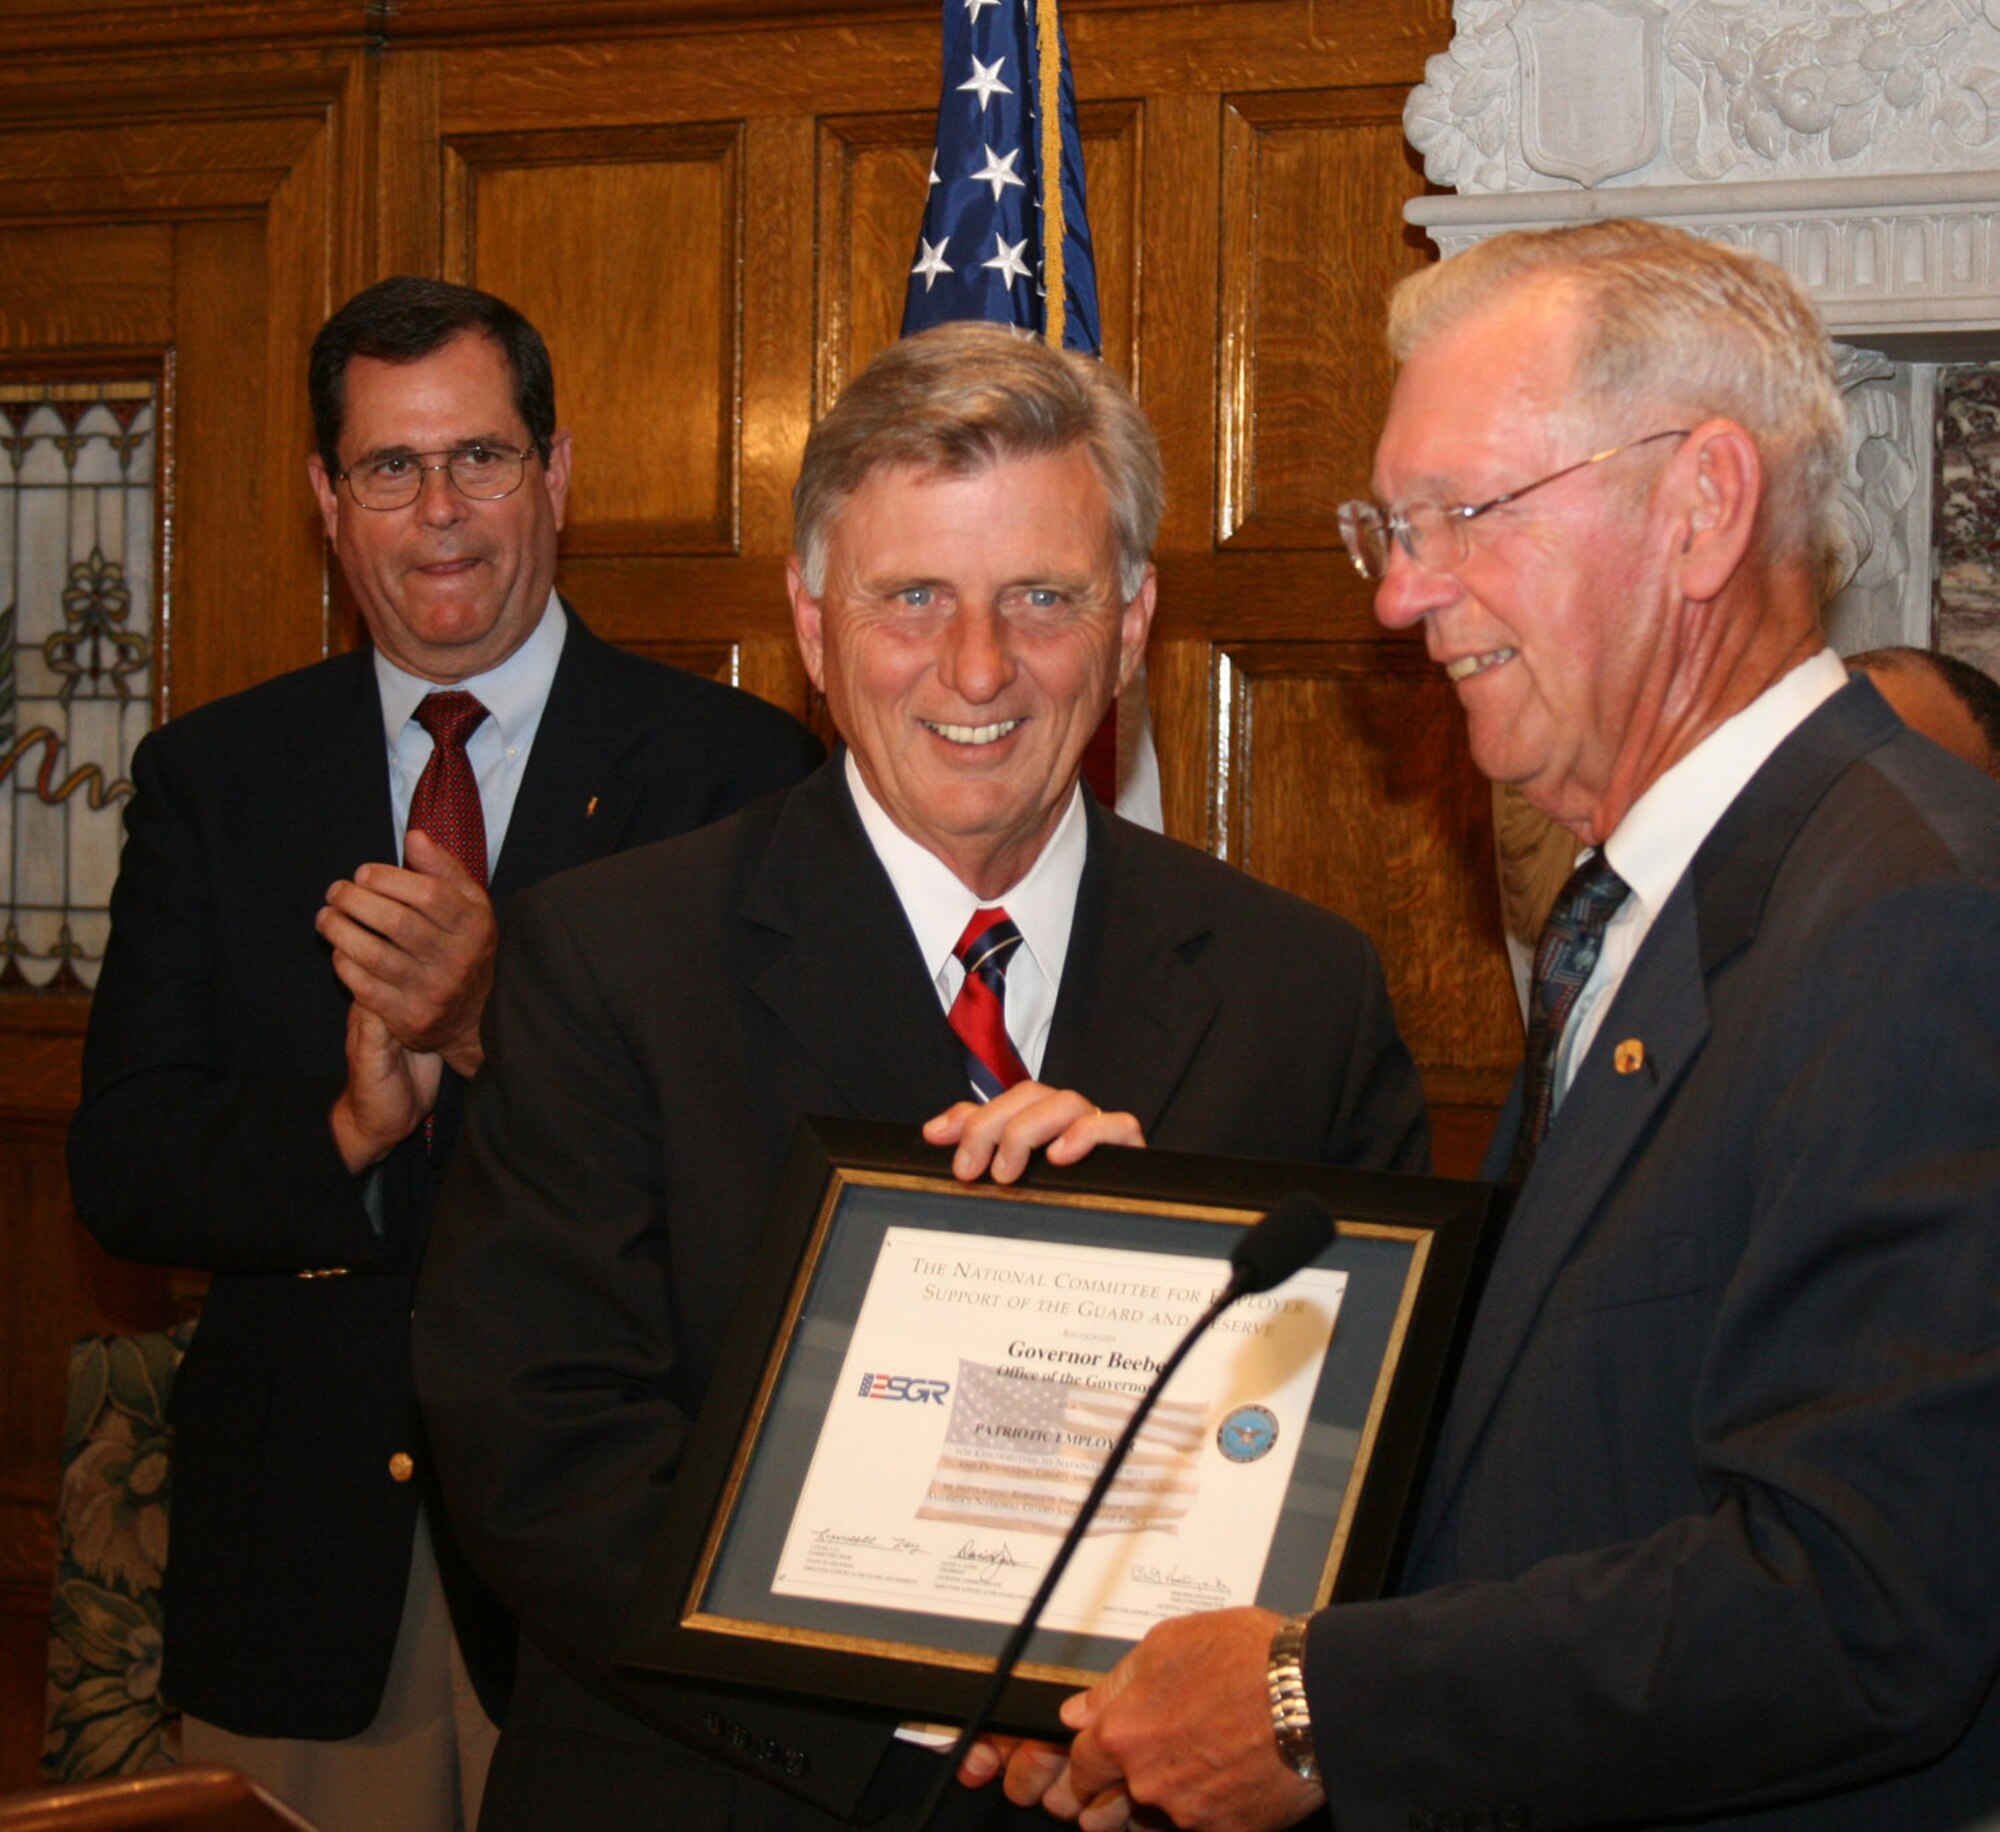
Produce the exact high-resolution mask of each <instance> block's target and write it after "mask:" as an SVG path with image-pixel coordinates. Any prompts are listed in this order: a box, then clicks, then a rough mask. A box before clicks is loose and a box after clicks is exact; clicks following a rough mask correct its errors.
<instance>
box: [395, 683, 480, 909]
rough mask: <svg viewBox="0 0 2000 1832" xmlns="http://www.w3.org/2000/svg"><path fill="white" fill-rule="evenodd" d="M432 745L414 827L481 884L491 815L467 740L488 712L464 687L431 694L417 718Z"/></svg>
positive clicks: (413, 800) (415, 802)
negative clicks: (481, 795)
mask: <svg viewBox="0 0 2000 1832" xmlns="http://www.w3.org/2000/svg"><path fill="white" fill-rule="evenodd" d="M412 716H413V717H414V718H415V719H416V721H417V723H418V724H419V725H421V726H422V727H423V728H424V730H425V731H427V732H429V733H430V735H431V740H432V747H431V754H430V759H429V761H428V762H426V763H425V765H424V773H423V774H422V775H421V776H419V777H418V778H417V792H416V793H415V794H414V795H412V796H411V797H410V820H409V825H410V826H411V827H413V828H420V829H422V831H423V832H425V833H427V834H429V835H430V836H431V838H432V839H434V840H435V841H437V843H438V844H439V845H440V846H442V847H443V848H444V849H445V850H446V851H447V852H449V853H450V854H451V855H452V856H453V857H454V858H456V859H457V860H458V862H459V863H460V864H461V865H463V866H464V867H465V869H466V870H467V871H469V872H470V873H471V874H472V875H473V876H474V877H475V878H477V879H478V880H479V882H480V883H481V884H484V883H485V882H486V816H485V814H484V813H483V812H482V811H481V809H480V806H479V780H478V778H477V777H475V776H474V775H473V773H472V759H471V758H469V757H468V756H466V754H465V741H466V739H468V738H469V737H471V736H472V734H473V731H474V730H475V729H476V728H477V726H478V724H479V722H480V720H482V719H483V718H485V717H486V708H485V707H483V706H482V705H480V703H479V702H478V701H477V700H475V699H474V698H473V697H472V695H471V694H469V693H466V692H464V691H462V690H461V689H459V688H453V689H451V690H450V691H449V692H447V693H433V694H427V695H426V696H425V697H424V699H423V701H422V702H421V703H420V704H419V705H418V707H417V710H416V712H415V713H414V715H412Z"/></svg>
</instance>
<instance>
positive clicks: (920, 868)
mask: <svg viewBox="0 0 2000 1832" xmlns="http://www.w3.org/2000/svg"><path fill="white" fill-rule="evenodd" d="M847 787H848V791H849V793H851V794H852V795H853V797H854V806H855V808H856V810H857V811H858V812H859V814H860V816H861V825H862V827H863V829H864V830H865V831H866V833H867V835H868V843H869V844H870V845H871V846H873V847H874V848H875V856H876V857H877V858H878V859H880V860H881V861H882V869H883V870H884V871H886V872H887V873H888V874H889V882H890V883H891V884H892V885H893V886H894V887H895V890H896V897H897V900H898V901H899V902H900V903H901V904H902V906H903V914H904V916H905V917H906V918H908V920H909V924H910V933H911V934H913V935H914V936H915V937H916V939H917V949H918V952H919V953H921V954H922V956H923V961H924V971H925V972H926V973H928V974H929V975H930V976H931V983H932V984H933V985H934V986H935V987H936V988H937V995H938V1001H939V1003H940V1005H941V1006H942V1007H943V1009H944V1010H946V1011H947V1012H948V1011H950V1010H951V1006H952V1001H953V1000H954V999H956V998H957V997H958V989H959V987H960V986H961V985H963V984H964V982H965V969H964V968H963V967H962V966H960V965H959V962H958V957H957V956H956V955H955V954H953V953H952V949H953V948H954V947H955V946H956V945H957V942H958V938H959V936H961V935H962V934H964V932H965V925H966V923H967V922H968V921H969V920H970V919H971V916H972V912H973V911H974V910H980V909H992V908H994V907H995V906H996V905H1004V906H1005V908H1006V911H1007V914H1008V915H1009V916H1010V917H1011V918H1012V919H1013V922H1014V926H1015V927H1016V928H1017V929H1019V930H1020V931H1021V946H1020V947H1019V948H1017V949H1016V950H1015V951H1014V958H1013V959H1012V960H1011V961H1009V962H1008V963H1007V1035H1008V1036H1009V1037H1011V1038H1012V1039H1013V1041H1014V1048H1015V1049H1016V1050H1017V1051H1018V1052H1019V1053H1020V1057H1021V1061H1022V1064H1023V1065H1024V1066H1025V1067H1026V1069H1027V1071H1028V1073H1029V1074H1030V1075H1034V1076H1039V1075H1040V1074H1041V1072H1042V1052H1043V1051H1044V1050H1045V1049H1046V1048H1047V1047H1048V1041H1049V1026H1050V1024H1051V1023H1052V1022H1053V1021H1054V1019H1055V1015H1056V993H1057V991H1058V990H1059V989H1060V987H1061V985H1062V970H1063V962H1064V961H1065V960H1066V959H1067V958H1068V957H1069V935H1070V926H1071V924H1072V923H1073V922H1074V921H1075V920H1076V892H1077V886H1078V885H1080V884H1081V883H1082V882H1083V859H1084V853H1085V852H1086V851H1087V849H1088V846H1087V839H1086V833H1085V828H1084V821H1083V791H1082V789H1081V788H1078V789H1074V790H1072V791H1071V793H1070V800H1069V806H1068V807H1067V808H1066V809H1064V810H1063V817H1062V819H1061V820H1060V821H1058V822H1057V823H1056V830H1055V832H1054V833H1053V834H1051V835H1050V836H1049V843H1048V844H1047V845H1046V846H1044V847H1043V848H1042V853H1041V857H1040V858H1038V859H1037V860H1036V861H1035V862H1034V864H1033V865H1032V866H1031V867H1030V868H1029V870H1028V874H1027V876H1026V877H1024V878H1022V879H1021V880H1020V882H1019V883H1017V884H1015V885H1013V886H1012V887H1011V888H1010V889H1009V890H1008V891H1007V893H1006V895H1005V896H1002V897H975V896H974V895H973V894H972V892H971V891H969V890H967V889H966V888H965V886H964V885H963V884H961V883H960V882H959V880H958V876H957V874H956V873H954V872H953V871H952V869H951V867H950V866H948V865H947V864H945V862H944V861H943V860H942V859H940V858H939V857H938V856H937V854H936V853H934V852H931V851H930V850H929V849H928V848H926V847H924V846H921V845H919V844H918V843H917V842H916V841H915V840H913V839H911V837H910V836H909V835H908V834H907V833H905V832H904V831H903V830H902V828H900V827H898V826H897V825H896V823H895V822H894V821H893V820H891V819H890V818H889V815H888V813H887V811H886V810H885V809H884V808H883V806H882V804H881V803H880V802H878V801H877V800H876V799H875V797H874V796H873V795H872V794H870V793H869V789H868V785H867V783H865V782H864V781H863V780H862V778H861V769H860V766H859V765H858V764H856V763H855V761H854V753H853V752H852V751H849V752H848V753H847Z"/></svg>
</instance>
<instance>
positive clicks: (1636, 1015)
mask: <svg viewBox="0 0 2000 1832" xmlns="http://www.w3.org/2000/svg"><path fill="white" fill-rule="evenodd" d="M1896 729H1897V726H1896V722H1895V719H1894V716H1893V715H1892V714H1890V713H1889V712H1888V711H1887V708H1886V707H1884V706H1883V705H1882V703H1881V702H1880V700H1879V699H1878V698H1877V697H1876V696H1875V694H1874V693H1873V690H1872V689H1867V688H1865V687H1863V688H1857V687H1854V686H1849V687H1848V688H1846V689H1845V690H1843V691H1842V692H1841V693H1839V694H1837V695H1835V696H1834V697H1833V698H1832V699H1831V700H1828V701H1827V702H1826V703H1825V704H1824V705H1823V706H1821V707H1820V708H1819V710H1818V711H1816V712H1815V713H1814V714H1813V715H1812V717H1810V718H1809V719H1807V720H1806V722H1805V723H1804V724H1803V725H1801V726H1800V727H1799V728H1798V729H1797V730H1796V731H1795V732H1793V733H1792V734H1791V736H1790V737H1788V738H1787V739H1786V740H1785V742H1784V743H1783V744H1781V745H1780V746H1779V747H1778V749H1777V750H1776V751H1775V752H1774V753H1773V754H1772V756H1771V758H1770V760H1769V761H1768V762H1767V763H1766V764H1765V765H1764V767H1763V768H1762V769H1761V770H1760V771H1758V773H1757V774H1756V775H1755V776H1754V777H1752V778H1751V780H1750V782H1749V783H1748V784H1747V785H1746V786H1745V788H1744V789H1743V792H1742V793H1741V794H1740V795H1739V796H1738V797H1737V798H1736V800H1735V801H1734V802H1733V803H1731V805H1730V806H1729V808H1728V809H1727V811H1726V812H1725V813H1724V814H1723V817H1722V819H1721V820H1720V821H1718V822H1717V823H1716V825H1715V828H1714V830H1713V831H1712V832H1711V833H1710V834H1709V836H1708V838H1707V839H1706V840H1704V841H1703V842H1702V845H1701V847H1700V849H1699V850H1698V851H1697V852H1696V854H1695V857H1694V861H1693V863H1692V864H1691V865H1690V866H1689V868H1688V871H1687V873H1686V875H1685V876H1684V877H1683V878H1682V880H1681V882H1680V884H1679V885H1678V886H1676V887H1675V890H1674V892H1673V894H1672V896H1670V897H1669V898H1668V899H1667V904H1666V907H1665V908H1664V909H1663V910H1662V911H1661V912H1660V916H1659V919H1658V920H1657V921H1656V922H1655V923H1654V925H1653V928H1652V931H1651V932H1650V933H1649V934H1648V935H1647V937H1646V940H1645V942H1644V944H1643V945H1642V946H1641V948H1640V950H1639V953H1638V955H1637V957H1636V958H1635V959H1634V961H1633V963H1632V966H1631V969H1630V970H1629V972H1628V973H1627V974H1626V976H1625V982H1624V984H1623V985H1622V986H1621V987H1620V988H1619V990H1618V995H1617V997H1616V998H1615V999H1613V1001H1612V1003H1611V1006H1610V1009H1609V1010H1608V1011H1607V1012H1606V1014H1605V1018H1604V1022H1603V1023H1602V1025H1600V1026H1599V1028H1598V1032H1597V1035H1596V1037H1595V1038H1594V1039H1593V1040H1592V1043H1591V1047H1590V1050H1589V1052H1588V1054H1587V1055H1586V1056H1585V1058H1584V1060H1583V1062H1582V1063H1581V1064H1580V1065H1579V1066H1578V1069H1577V1073H1576V1077H1575V1080H1574V1082H1573V1083H1572V1085H1571V1087H1570V1090H1569V1093H1568V1095H1567V1096H1566V1097H1565V1099H1564V1101H1563V1104H1562V1108H1561V1110H1560V1112H1559V1114H1558V1115H1557V1119H1556V1122H1555V1124H1553V1125H1552V1126H1551V1127H1550V1129H1549V1134H1548V1137H1547V1138H1546V1139H1545V1140H1544V1141H1543V1144H1542V1147H1541V1149H1540V1151H1539V1152H1538V1153H1537V1154H1536V1158H1535V1164H1534V1168H1533V1170H1532V1171H1531V1172H1530V1173H1529V1176H1528V1180H1527V1182H1526V1184H1525V1185H1523V1187H1522V1189H1521V1193H1520V1196H1519V1199H1518V1200H1517V1201H1516V1203H1515V1205H1514V1214H1513V1218H1512V1219H1511V1220H1510V1221H1509V1223H1508V1225H1507V1229H1506V1232H1505V1234H1504V1235H1503V1236H1502V1238H1501V1241H1500V1245H1499V1249H1498V1252H1497V1254H1496V1255H1495V1258H1494V1261H1493V1268H1492V1271H1491V1273H1490V1274H1489V1276H1488V1279H1487V1283H1486V1290H1485V1293H1484V1295H1483V1296H1482V1297H1481V1299H1480V1304H1479V1311H1478V1315H1477V1317H1476V1319H1475V1322H1474V1325H1473V1332H1472V1337H1471V1340H1470V1342H1469V1343H1468V1345H1467V1348H1466V1354H1465V1360H1464V1363H1463V1366H1462V1368H1461V1371H1460V1374H1459V1379H1458V1385H1457V1389H1456V1391H1455V1393H1454V1395H1453V1398H1452V1403H1451V1411H1450V1416H1449V1420H1448V1423H1447V1426H1446V1430H1445V1435H1444V1438H1443V1440H1442V1442H1441V1443H1440V1445H1439V1447H1438V1457H1437V1463H1436V1466H1435V1468H1434V1469H1433V1472H1432V1476H1431V1481H1430V1490H1431V1497H1432V1499H1431V1502H1430V1504H1429V1505H1427V1507H1426V1510H1425V1521H1426V1530H1425V1532H1424V1534H1423V1536H1422V1537H1421V1538H1420V1541H1419V1543H1418V1544H1417V1545H1415V1546H1414V1547H1413V1548H1412V1555H1411V1565H1412V1568H1414V1567H1415V1566H1416V1565H1417V1564H1418V1563H1420V1562H1421V1560H1422V1558H1423V1555H1424V1553H1425V1551H1426V1544H1427V1541H1428V1539H1429V1537H1430V1531H1431V1530H1432V1529H1434V1528H1435V1527H1436V1525H1437V1524H1438V1522H1439V1521H1440V1520H1441V1519H1442V1518H1443V1517H1444V1516H1445V1515H1446V1514H1447V1513H1448V1512H1449V1503H1450V1501H1451V1499H1452V1497H1453V1495H1454V1492H1455V1490H1456V1489H1457V1487H1458V1484H1459V1483H1460V1482H1461V1481H1462V1479H1463V1477H1464V1475H1465V1472H1466V1469H1467V1467H1468V1466H1469V1465H1470V1463H1471V1461H1472V1456H1473V1453H1474V1451H1475V1450H1476V1448H1477V1446H1478V1443H1479V1440H1480V1437H1481V1435H1482V1434H1483V1433H1484V1431H1485V1428H1486V1426H1487V1423H1488V1421H1489V1420H1490V1418H1491V1416H1492V1413H1493V1409H1494V1407H1495V1406H1496V1405H1497V1404H1498V1403H1499V1400H1500V1397H1501V1394H1502V1393H1503V1392H1504V1390H1505V1387H1506V1383H1507V1377H1508V1375H1509V1374H1510V1372H1511V1371H1512V1369H1513V1368H1514V1366H1515V1364H1516V1362H1517V1361H1518V1359H1519V1356H1520V1353H1521V1349H1522V1345H1523V1344H1524V1343H1525V1342H1526V1340H1527V1338H1528V1336H1529V1334H1530V1332H1531V1331H1532V1330H1533V1328H1534V1325H1535V1321H1536V1319H1537V1317H1538V1316H1539V1314H1540V1311H1541V1307H1542V1305H1543V1303H1544V1302H1545V1300H1546V1299H1547V1297H1548V1293H1549V1288H1550V1287H1551V1286H1552V1285H1553V1284H1554V1282H1555V1280H1556V1278H1557V1276H1558V1274H1560V1273H1561V1271H1562V1269H1563V1267H1564V1266H1565V1265H1566V1264H1567V1263H1568V1262H1569V1260H1570V1258H1571V1257H1572V1255H1573V1253H1574V1252H1575V1250H1576V1247H1577V1245H1578V1243H1579V1241H1580V1240H1581V1239H1582V1238H1583V1236H1584V1235H1585V1234H1586V1233H1587V1232H1588V1230H1589V1226H1590V1223H1591V1221H1592V1219H1593V1218H1594V1217H1595V1215H1596V1214H1597V1212H1598V1210H1599V1208H1600V1207H1601V1206H1602V1204H1603V1203H1604V1201H1605V1199H1606V1198H1607V1196H1608V1195H1609V1194H1610V1192H1611V1191H1612V1190H1613V1189H1614V1188H1615V1187H1616V1185H1617V1184H1618V1181H1619V1179H1620V1178H1621V1177H1622V1176H1623V1175H1624V1173H1625V1170H1626V1167H1627V1165H1628V1164H1629V1163H1630V1162H1631V1160H1632V1158H1633V1156H1634V1154H1635V1153H1636V1152H1637V1151H1638V1149H1639V1148H1640V1146H1641V1145H1642V1143H1643V1141H1644V1140H1645V1139H1646V1138H1647V1136H1648V1135H1649V1134H1650V1132H1651V1130H1652V1128H1653V1125H1654V1123H1655V1121H1656V1119H1657V1117H1658V1116H1659V1115H1660V1113H1661V1112H1662V1111H1664V1110H1665V1108H1666V1107H1667V1106H1668V1105H1669V1104H1670V1102H1671V1101H1672V1099H1673V1097H1674V1093H1675V1091H1676V1089H1677V1088H1678V1086H1679V1084H1680V1082H1681V1080H1682V1078H1683V1077H1684V1076H1685V1075H1686V1074H1687V1073H1688V1071H1689V1070H1690V1068H1691V1067H1692V1065H1693V1064H1694V1062H1695V1060H1696V1058H1697V1057H1698V1056H1699V1055H1700V1053H1701V1049H1702V1045H1703V1043H1704V1042H1705V1040H1706V1038H1707V1036H1708V1032H1709V1027H1710V1016H1711V1007H1710V999H1711V991H1712V988H1713V987H1714V984H1715V980H1716V976H1717V974H1718V973H1719V972H1720V971H1721V969H1722V968H1723V966H1724V965H1725V964H1726V963H1727V962H1728V961H1729V960H1730V959H1731V958H1733V957H1734V956H1735V955H1736V954H1737V953H1738V952H1740V951H1741V950H1742V949H1743V948H1745V947H1747V946H1748V945H1749V944H1750V942H1751V941H1752V940H1754V938H1755V936H1756V933H1757V927H1758V924H1759V922H1760V921H1761V919H1762V916H1763V911H1764V905H1765V902H1766V900H1767V898H1768V897H1769V895H1770V890H1771V884H1772V881H1773V880H1774V879H1775V877H1776V876H1777V872H1778V869H1779V867H1780V865H1781V864H1782V862H1783V860H1784V857H1785V854H1786V852H1787V851H1788V850H1789V849H1790V847H1791V845H1792V843H1793V841H1794V840H1795V839H1796V837H1797V835H1798V832H1799V829H1800V828H1801V827H1802V826H1803V825H1804V823H1805V821H1806V819H1807V818H1808V817H1809V815H1810V814H1811V812H1812V810H1813V808H1814V807H1815V806H1816V805H1817V804H1818V803H1819V801H1820V799H1821V798H1822V797H1823V796H1824V795H1825V794H1826V792H1827V790H1828V789H1829V788H1831V787H1832V785H1833V783H1834V781H1835V780H1836V779H1837V778H1838V777H1839V776H1840V775H1841V773H1842V772H1843V771H1844V770H1846V769H1847V768H1848V767H1849V766H1850V765H1851V764H1853V763H1854V762H1855V761H1856V760H1857V759H1858V758H1859V757H1861V756H1862V755H1863V754H1865V753H1866V752H1867V751H1868V750H1871V749H1872V748H1874V746H1875V745H1877V744H1879V743H1881V742H1882V741H1883V740H1884V739H1886V738H1888V737H1890V736H1892V735H1893V734H1894V732H1895V731H1896ZM1628 1038H1636V1039H1637V1040H1638V1041H1639V1042H1640V1043H1641V1044H1642V1045H1643V1046H1644V1059H1643V1066H1642V1067H1641V1068H1640V1069H1638V1070H1637V1071H1635V1072H1630V1073H1626V1074H1620V1073H1619V1072H1618V1070H1617V1067H1616V1057H1617V1053H1618V1046H1619V1044H1620V1043H1621V1042H1622V1041H1624V1040H1626V1039H1628ZM1518 1111H1519V1087H1518V1085H1517V1087H1516V1090H1515V1096H1514V1098H1513V1099H1512V1100H1510V1102H1509V1103H1508V1108H1507V1115H1515V1114H1518ZM1507 1115H1503V1124H1502V1127H1501V1129H1500V1130H1499V1131H1498V1132H1496V1134H1495V1137H1494V1144H1493V1151H1492V1153H1491V1154H1489V1157H1488V1162H1487V1165H1486V1174H1487V1175H1488V1176H1493V1175H1496V1174H1497V1173H1498V1170H1499V1168H1500V1167H1502V1166H1504V1162H1505V1153H1506V1148H1507V1143H1508V1142H1509V1141H1511V1138H1512V1132H1511V1129H1510V1128H1509V1127H1508V1125H1507V1124H1506V1118H1507Z"/></svg>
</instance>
